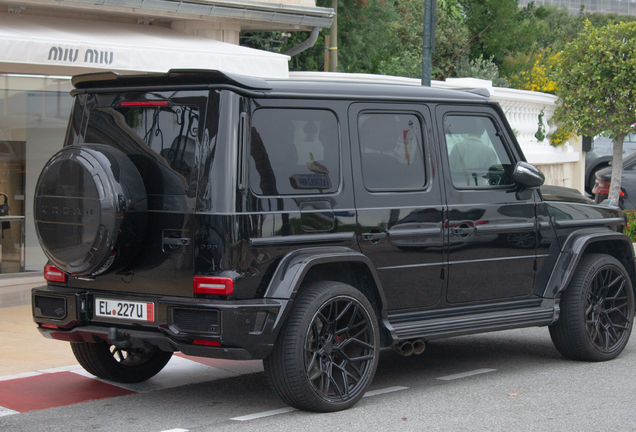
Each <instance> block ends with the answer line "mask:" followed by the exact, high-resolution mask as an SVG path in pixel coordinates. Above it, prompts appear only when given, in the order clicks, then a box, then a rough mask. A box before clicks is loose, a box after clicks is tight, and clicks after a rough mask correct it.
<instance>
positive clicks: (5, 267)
mask: <svg viewBox="0 0 636 432" xmlns="http://www.w3.org/2000/svg"><path fill="white" fill-rule="evenodd" d="M71 89H72V85H71V82H70V79H69V78H67V77H52V76H32V75H13V74H4V75H2V74H0V228H1V231H2V238H1V242H0V273H17V272H20V271H29V270H35V271H42V267H43V266H44V264H45V263H46V257H45V256H44V253H43V252H42V250H41V248H40V245H39V243H38V240H37V237H36V234H35V227H34V225H33V190H34V189H35V184H36V182H37V179H38V176H39V174H40V171H41V170H42V168H43V167H44V164H45V163H46V161H47V160H48V159H49V158H50V157H51V156H53V154H54V153H55V152H56V151H58V150H59V149H60V148H61V147H62V145H63V142H64V135H65V133H66V125H67V123H68V117H69V114H70V110H71V104H72V98H71V96H70V94H69V92H70V90H71Z"/></svg>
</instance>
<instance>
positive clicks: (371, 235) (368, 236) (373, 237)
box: [362, 232, 386, 242]
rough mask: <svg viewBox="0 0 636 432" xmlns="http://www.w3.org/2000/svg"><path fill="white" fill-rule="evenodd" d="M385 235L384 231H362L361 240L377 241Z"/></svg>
mask: <svg viewBox="0 0 636 432" xmlns="http://www.w3.org/2000/svg"><path fill="white" fill-rule="evenodd" d="M385 237H386V233H385V232H368V233H362V240H366V241H370V242H379V241H380V240H382V239H383V238H385Z"/></svg>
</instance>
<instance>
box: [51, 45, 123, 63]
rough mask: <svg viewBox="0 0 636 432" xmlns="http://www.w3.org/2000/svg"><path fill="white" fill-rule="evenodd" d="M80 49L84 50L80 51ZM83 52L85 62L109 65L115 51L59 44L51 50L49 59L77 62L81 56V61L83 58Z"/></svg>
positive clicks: (58, 61)
mask: <svg viewBox="0 0 636 432" xmlns="http://www.w3.org/2000/svg"><path fill="white" fill-rule="evenodd" d="M80 51H82V52H81V53H80ZM80 54H83V58H84V63H85V64H86V63H88V64H90V63H93V64H104V65H109V64H112V63H113V58H114V52H113V51H100V50H96V49H90V48H88V49H86V51H84V50H83V49H82V50H80V49H79V48H62V47H57V46H52V47H51V49H50V50H49V58H48V60H49V61H51V62H57V63H75V62H76V61H77V59H78V58H79V59H80V61H81V59H82V56H81V55H80Z"/></svg>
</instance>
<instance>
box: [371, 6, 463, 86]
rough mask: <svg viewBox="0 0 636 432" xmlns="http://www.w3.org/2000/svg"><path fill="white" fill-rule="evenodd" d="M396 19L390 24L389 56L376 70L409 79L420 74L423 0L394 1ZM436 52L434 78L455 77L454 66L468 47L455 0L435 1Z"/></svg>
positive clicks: (433, 69) (434, 56)
mask: <svg viewBox="0 0 636 432" xmlns="http://www.w3.org/2000/svg"><path fill="white" fill-rule="evenodd" d="M395 8H396V10H397V14H398V15H397V19H396V20H395V21H394V22H392V23H390V24H389V25H390V28H391V41H392V45H393V48H392V49H391V53H392V54H391V55H390V56H389V57H388V58H387V59H386V60H384V61H382V62H381V63H380V67H379V73H381V74H385V75H397V76H405V77H412V78H420V77H421V76H422V38H423V36H422V34H423V30H424V23H423V21H424V0H396V1H395ZM436 15H437V26H436V29H435V52H434V53H433V58H432V74H431V75H432V77H433V79H439V80H444V79H446V78H447V77H449V76H454V74H455V69H456V68H457V65H458V63H459V61H460V59H461V58H462V55H463V54H464V51H465V50H467V49H468V28H467V27H466V25H465V24H464V18H463V16H462V14H461V10H460V8H459V5H458V4H457V0H441V1H438V2H437V11H436Z"/></svg>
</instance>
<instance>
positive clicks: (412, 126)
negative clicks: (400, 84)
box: [358, 112, 426, 191]
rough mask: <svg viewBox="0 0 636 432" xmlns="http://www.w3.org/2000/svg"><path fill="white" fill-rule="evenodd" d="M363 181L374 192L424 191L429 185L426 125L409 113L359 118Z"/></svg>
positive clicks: (369, 115) (379, 114) (361, 115)
mask: <svg viewBox="0 0 636 432" xmlns="http://www.w3.org/2000/svg"><path fill="white" fill-rule="evenodd" d="M358 136H359V137H360V159H361V161H362V179H363V182H364V186H365V188H367V189H368V190H370V191H382V190H420V189H422V188H423V187H424V186H425V184H426V172H425V168H424V149H423V146H422V126H421V122H420V119H419V117H417V116H416V115H413V114H406V113H368V112H363V113H361V114H360V115H359V116H358Z"/></svg>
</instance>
